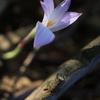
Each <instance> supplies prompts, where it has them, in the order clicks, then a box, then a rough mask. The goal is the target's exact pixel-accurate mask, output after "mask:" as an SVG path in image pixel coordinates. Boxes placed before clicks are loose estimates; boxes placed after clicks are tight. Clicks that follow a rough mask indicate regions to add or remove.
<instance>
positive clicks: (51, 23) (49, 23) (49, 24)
mask: <svg viewBox="0 0 100 100" xmlns="http://www.w3.org/2000/svg"><path fill="white" fill-rule="evenodd" d="M54 24H55V23H53V22H52V21H49V22H48V23H47V26H46V27H50V26H52V25H54Z"/></svg>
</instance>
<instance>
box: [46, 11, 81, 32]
mask: <svg viewBox="0 0 100 100" xmlns="http://www.w3.org/2000/svg"><path fill="white" fill-rule="evenodd" d="M81 15H82V13H76V12H67V14H66V15H65V16H64V18H63V19H62V20H61V21H59V22H58V23H57V24H55V25H53V26H51V27H48V28H49V29H50V30H51V31H52V32H55V31H58V30H61V29H64V28H66V27H67V26H69V25H71V24H72V23H73V22H75V21H76V20H77V19H78V18H79V17H80V16H81Z"/></svg>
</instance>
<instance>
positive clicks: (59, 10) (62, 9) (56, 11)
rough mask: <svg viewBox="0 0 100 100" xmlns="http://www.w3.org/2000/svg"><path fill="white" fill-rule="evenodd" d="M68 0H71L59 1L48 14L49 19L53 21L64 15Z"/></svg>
mask: <svg viewBox="0 0 100 100" xmlns="http://www.w3.org/2000/svg"><path fill="white" fill-rule="evenodd" d="M70 2H71V0H64V1H63V2H61V3H60V4H59V5H58V6H57V7H56V8H55V9H54V10H53V12H52V13H51V14H50V18H49V21H53V22H54V23H57V22H58V21H60V20H61V19H62V18H63V17H64V16H65V14H66V11H67V10H68V8H69V6H70Z"/></svg>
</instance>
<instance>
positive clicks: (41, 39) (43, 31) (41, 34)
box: [34, 22, 55, 47]
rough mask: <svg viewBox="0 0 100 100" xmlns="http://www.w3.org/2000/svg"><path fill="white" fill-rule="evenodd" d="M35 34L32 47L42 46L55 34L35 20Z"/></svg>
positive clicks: (52, 38)
mask: <svg viewBox="0 0 100 100" xmlns="http://www.w3.org/2000/svg"><path fill="white" fill-rule="evenodd" d="M36 28H37V29H36V35H35V39H34V47H39V46H43V45H46V44H49V43H50V42H52V41H53V40H54V38H55V35H54V34H53V33H52V32H51V31H50V30H49V29H48V28H47V27H45V26H44V25H43V24H42V23H40V22H37V26H36Z"/></svg>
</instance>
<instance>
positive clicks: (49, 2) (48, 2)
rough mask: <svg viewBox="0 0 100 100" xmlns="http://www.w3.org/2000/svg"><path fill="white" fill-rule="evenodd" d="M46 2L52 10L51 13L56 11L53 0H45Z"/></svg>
mask: <svg viewBox="0 0 100 100" xmlns="http://www.w3.org/2000/svg"><path fill="white" fill-rule="evenodd" d="M44 2H45V3H46V4H47V5H48V7H49V9H50V13H51V12H52V11H53V10H54V2H53V0H44Z"/></svg>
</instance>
